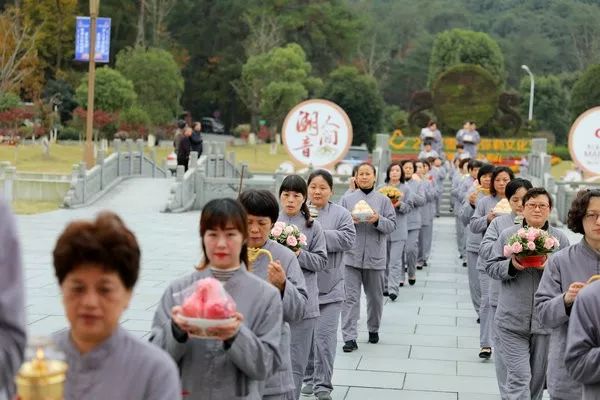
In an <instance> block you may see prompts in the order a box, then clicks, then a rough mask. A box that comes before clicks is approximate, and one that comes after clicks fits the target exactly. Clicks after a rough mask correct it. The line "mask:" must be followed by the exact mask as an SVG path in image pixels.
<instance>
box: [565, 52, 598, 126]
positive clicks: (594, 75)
mask: <svg viewBox="0 0 600 400" xmlns="http://www.w3.org/2000/svg"><path fill="white" fill-rule="evenodd" d="M598 105H600V64H596V65H592V66H590V67H589V68H588V69H587V70H586V71H585V72H584V73H583V75H581V77H580V78H579V79H578V80H577V82H576V83H575V86H574V87H573V91H572V92H571V107H570V109H571V117H572V118H573V119H575V118H577V117H578V116H579V115H580V114H581V113H583V112H584V111H586V110H587V109H589V108H592V107H596V106H598Z"/></svg>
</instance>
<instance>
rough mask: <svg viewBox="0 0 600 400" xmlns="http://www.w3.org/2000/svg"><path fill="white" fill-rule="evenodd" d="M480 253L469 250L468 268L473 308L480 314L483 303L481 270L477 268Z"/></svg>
mask: <svg viewBox="0 0 600 400" xmlns="http://www.w3.org/2000/svg"><path fill="white" fill-rule="evenodd" d="M478 257H479V254H477V253H475V252H473V251H467V269H468V271H467V272H468V274H469V292H470V293H471V301H472V302H473V308H475V312H476V313H477V315H478V316H479V307H480V305H481V284H480V283H479V270H477V258H478Z"/></svg>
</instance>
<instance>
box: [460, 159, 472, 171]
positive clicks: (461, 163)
mask: <svg viewBox="0 0 600 400" xmlns="http://www.w3.org/2000/svg"><path fill="white" fill-rule="evenodd" d="M470 161H471V159H470V158H463V159H462V160H459V161H458V168H460V169H463V168H464V166H465V164H466V163H468V162H470ZM471 169H472V168H471ZM471 169H469V171H470V170H471Z"/></svg>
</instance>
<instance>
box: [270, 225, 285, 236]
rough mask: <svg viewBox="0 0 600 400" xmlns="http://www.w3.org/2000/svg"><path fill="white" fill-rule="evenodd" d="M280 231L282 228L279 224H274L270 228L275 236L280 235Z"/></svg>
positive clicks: (281, 231)
mask: <svg viewBox="0 0 600 400" xmlns="http://www.w3.org/2000/svg"><path fill="white" fill-rule="evenodd" d="M282 233H283V229H282V228H281V226H277V224H275V226H274V227H273V229H271V235H273V236H274V237H277V236H279V235H281V234H282Z"/></svg>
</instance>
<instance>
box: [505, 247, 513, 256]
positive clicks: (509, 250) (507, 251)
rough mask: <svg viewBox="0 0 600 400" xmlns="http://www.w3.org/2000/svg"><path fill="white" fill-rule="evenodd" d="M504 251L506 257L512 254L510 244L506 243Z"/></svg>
mask: <svg viewBox="0 0 600 400" xmlns="http://www.w3.org/2000/svg"><path fill="white" fill-rule="evenodd" d="M503 253H504V257H506V258H508V257H510V256H512V247H511V246H509V245H505V246H504V251H503Z"/></svg>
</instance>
